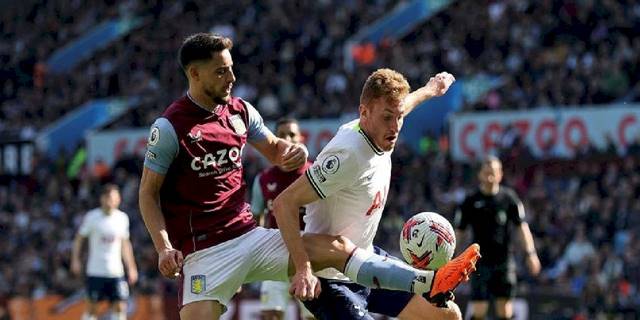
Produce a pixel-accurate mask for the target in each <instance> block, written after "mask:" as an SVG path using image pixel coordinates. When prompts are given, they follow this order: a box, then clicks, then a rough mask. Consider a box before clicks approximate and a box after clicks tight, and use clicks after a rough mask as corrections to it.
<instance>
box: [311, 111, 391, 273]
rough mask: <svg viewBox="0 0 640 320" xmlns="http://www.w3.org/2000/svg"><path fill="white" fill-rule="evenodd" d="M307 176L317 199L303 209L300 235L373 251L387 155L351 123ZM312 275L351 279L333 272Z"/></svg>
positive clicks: (385, 181)
mask: <svg viewBox="0 0 640 320" xmlns="http://www.w3.org/2000/svg"><path fill="white" fill-rule="evenodd" d="M306 176H307V178H308V179H309V182H310V183H311V185H312V186H313V188H314V190H315V191H316V193H317V194H318V196H320V200H318V201H315V202H312V203H310V204H308V205H307V213H306V215H305V217H304V221H305V223H306V227H305V229H304V231H305V232H309V233H324V234H331V235H342V236H345V237H347V238H349V239H351V241H353V243H354V244H355V245H356V246H358V247H360V248H363V249H366V250H368V251H371V252H373V238H374V237H375V235H376V231H377V230H378V223H379V222H380V218H381V217H382V210H383V208H384V205H385V202H386V200H387V192H388V191H389V180H390V178H391V152H383V151H382V150H380V149H379V148H378V147H377V146H376V145H375V144H374V143H373V141H372V140H371V139H370V138H369V137H368V136H367V135H366V134H365V133H364V131H363V130H362V129H360V125H359V120H354V121H351V122H348V123H346V124H344V125H342V126H341V127H340V129H338V132H337V133H336V135H335V136H334V137H333V139H331V141H329V143H328V144H327V146H325V147H324V149H322V151H321V152H320V154H319V155H318V157H317V159H316V161H315V162H314V163H313V165H312V166H311V167H310V168H309V169H308V170H307V172H306ZM316 275H317V276H321V277H323V278H327V279H338V280H349V279H348V278H347V277H346V276H345V275H343V274H342V273H340V272H339V271H338V270H336V269H333V268H329V269H324V270H321V271H319V272H317V273H316Z"/></svg>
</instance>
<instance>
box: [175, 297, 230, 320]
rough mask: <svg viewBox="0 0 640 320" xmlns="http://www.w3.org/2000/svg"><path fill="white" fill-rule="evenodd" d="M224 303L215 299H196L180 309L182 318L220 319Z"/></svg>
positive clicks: (192, 319)
mask: <svg viewBox="0 0 640 320" xmlns="http://www.w3.org/2000/svg"><path fill="white" fill-rule="evenodd" d="M221 314H222V305H221V304H220V303H219V302H218V301H215V300H206V301H196V302H192V303H189V304H187V305H185V306H183V307H182V310H180V319H181V320H199V319H212V320H218V319H220V315H221Z"/></svg>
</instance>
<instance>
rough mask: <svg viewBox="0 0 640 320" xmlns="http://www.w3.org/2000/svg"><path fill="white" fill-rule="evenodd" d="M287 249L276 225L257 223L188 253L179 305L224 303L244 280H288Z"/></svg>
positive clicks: (183, 269) (224, 304)
mask: <svg viewBox="0 0 640 320" xmlns="http://www.w3.org/2000/svg"><path fill="white" fill-rule="evenodd" d="M288 265H289V251H287V247H286V246H285V244H284V241H283V240H282V236H281V235H280V231H279V230H277V229H265V228H262V227H257V228H255V229H253V230H251V231H249V232H247V233H246V234H243V235H241V236H239V237H237V238H235V239H231V240H228V241H226V242H223V243H220V244H217V245H215V246H213V247H210V248H206V249H202V250H198V251H196V252H193V253H191V254H189V255H188V256H187V257H186V258H185V260H184V265H183V267H182V276H183V279H182V290H181V291H182V301H181V302H182V306H184V305H187V304H189V303H192V302H196V301H206V300H217V301H218V302H219V303H220V304H222V305H223V307H224V309H225V311H226V306H227V304H228V303H229V301H230V300H231V298H232V297H233V295H234V294H235V293H236V291H237V290H238V288H240V286H241V285H242V284H243V283H249V282H258V281H265V280H273V281H288V280H289V277H288V274H287V272H288Z"/></svg>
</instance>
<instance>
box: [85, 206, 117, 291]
mask: <svg viewBox="0 0 640 320" xmlns="http://www.w3.org/2000/svg"><path fill="white" fill-rule="evenodd" d="M78 233H80V235H82V236H84V237H88V238H89V261H88V262H87V275H88V276H91V277H109V278H115V277H122V276H124V268H123V266H122V240H124V239H129V217H128V216H127V214H126V213H124V212H122V211H120V210H117V209H116V210H113V212H112V213H111V214H109V215H107V214H104V212H103V211H102V209H101V208H96V209H93V210H91V211H89V212H87V214H86V215H85V217H84V220H83V221H82V225H80V230H79V231H78Z"/></svg>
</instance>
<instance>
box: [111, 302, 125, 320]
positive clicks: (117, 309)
mask: <svg viewBox="0 0 640 320" xmlns="http://www.w3.org/2000/svg"><path fill="white" fill-rule="evenodd" d="M111 315H112V317H111V318H110V319H116V320H127V302H126V301H116V302H113V303H112V304H111Z"/></svg>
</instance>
